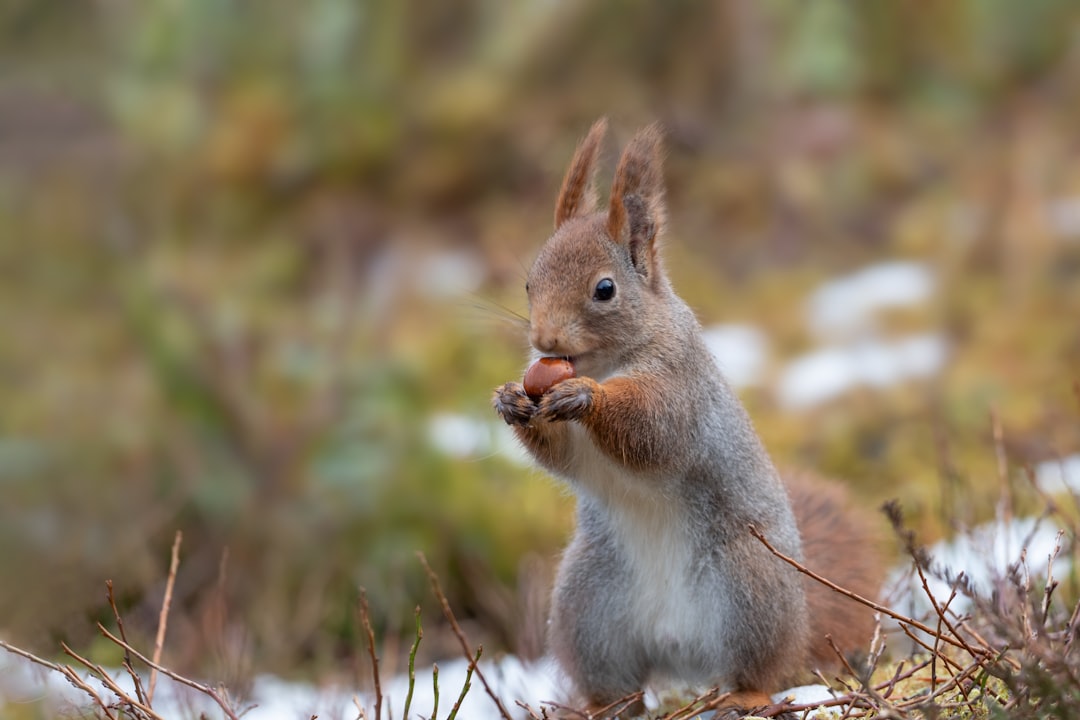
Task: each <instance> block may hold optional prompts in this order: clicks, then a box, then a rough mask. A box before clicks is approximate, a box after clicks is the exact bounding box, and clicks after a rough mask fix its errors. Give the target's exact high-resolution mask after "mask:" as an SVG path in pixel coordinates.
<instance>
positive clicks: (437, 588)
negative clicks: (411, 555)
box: [416, 552, 513, 720]
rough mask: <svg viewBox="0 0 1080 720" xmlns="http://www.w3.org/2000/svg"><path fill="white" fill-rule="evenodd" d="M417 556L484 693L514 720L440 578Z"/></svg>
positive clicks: (503, 714) (420, 555)
mask: <svg viewBox="0 0 1080 720" xmlns="http://www.w3.org/2000/svg"><path fill="white" fill-rule="evenodd" d="M416 555H417V557H418V558H419V559H420V564H421V565H423V566H424V572H425V573H427V576H428V580H429V581H430V582H431V589H432V590H433V591H434V592H435V597H436V598H437V599H438V600H439V604H440V605H441V606H442V610H443V615H444V616H445V617H446V620H447V622H449V623H450V628H451V629H452V630H453V631H454V635H455V636H456V637H457V639H458V642H459V643H460V644H461V650H462V652H463V653H464V655H465V659H466V660H468V661H469V667H470V668H471V669H472V670H473V672H475V673H476V677H478V678H480V683H481V684H482V685H483V686H484V691H485V692H487V694H488V697H490V698H491V700H492V702H494V703H495V707H497V708H498V709H499V714H500V715H502V717H503V718H504V719H505V720H513V717H512V716H511V715H510V713H509V712H508V711H507V709H506V708H505V707H504V706H503V704H502V700H500V699H499V696H498V695H496V694H495V691H494V690H493V689H492V687H491V684H490V683H489V682H488V681H487V678H486V677H485V676H484V673H482V672H481V671H480V666H479V665H478V664H477V662H476V659H475V658H474V657H473V654H472V650H471V649H470V647H469V640H468V638H466V637H465V633H464V631H462V629H461V626H460V625H458V621H457V618H456V617H454V611H453V610H451V609H450V601H449V600H447V599H446V595H445V594H444V593H443V590H442V585H441V584H440V583H439V576H438V575H436V574H435V571H434V570H432V569H431V566H430V565H428V561H427V558H426V557H425V556H424V553H422V552H418V553H417V554H416Z"/></svg>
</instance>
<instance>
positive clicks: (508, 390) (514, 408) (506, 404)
mask: <svg viewBox="0 0 1080 720" xmlns="http://www.w3.org/2000/svg"><path fill="white" fill-rule="evenodd" d="M491 405H492V406H493V407H494V408H495V411H496V412H497V413H499V417H501V418H502V419H503V421H504V422H506V424H507V425H528V424H529V421H530V420H532V417H533V415H534V414H535V413H536V403H534V402H533V401H532V399H531V398H530V397H529V396H528V394H526V392H525V388H524V387H523V386H522V385H521V383H516V382H508V383H506V384H505V385H503V386H501V387H497V388H495V394H494V395H493V396H492V398H491Z"/></svg>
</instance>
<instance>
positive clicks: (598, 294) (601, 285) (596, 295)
mask: <svg viewBox="0 0 1080 720" xmlns="http://www.w3.org/2000/svg"><path fill="white" fill-rule="evenodd" d="M592 296H593V300H600V301H601V302H606V301H608V300H610V299H611V298H613V297H615V281H614V280H612V279H611V278H604V279H603V280H601V281H600V282H598V283H596V289H595V290H593V295H592Z"/></svg>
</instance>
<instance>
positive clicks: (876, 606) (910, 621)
mask: <svg viewBox="0 0 1080 720" xmlns="http://www.w3.org/2000/svg"><path fill="white" fill-rule="evenodd" d="M749 529H750V534H751V535H753V536H754V537H755V538H757V539H758V540H759V541H760V542H761V543H762V544H763V545H764V546H765V547H766V548H767V549H768V550H769V552H771V553H772V554H773V555H775V556H776V557H778V558H780V559H781V560H783V561H784V562H786V563H787V564H788V565H791V566H792V567H793V568H795V569H796V570H798V571H799V572H801V573H802V574H804V575H806V576H808V577H810V578H813V579H814V580H816V581H817V582H819V583H821V584H822V585H824V586H826V587H828V588H830V589H832V590H834V591H835V592H838V593H840V594H841V595H843V596H845V597H847V598H850V599H852V600H854V601H855V602H857V603H860V604H862V605H865V606H866V607H868V608H870V609H872V610H876V611H877V612H879V613H881V614H882V615H888V616H889V617H891V618H893V619H894V620H898V621H900V622H901V623H905V624H907V625H910V626H911V627H914V628H917V629H919V630H921V631H923V632H924V633H926V634H927V635H929V636H931V637H936V636H938V635H939V634H938V633H937V632H936V631H935V630H934V629H933V628H931V627H929V626H928V625H926V624H924V623H921V622H919V621H918V620H916V619H915V618H913V617H908V616H907V615H903V614H901V613H898V612H896V611H895V610H892V609H891V608H888V607H886V606H884V605H882V604H880V603H877V602H874V601H873V600H870V599H869V598H864V597H863V596H862V595H859V594H858V593H854V592H852V591H850V590H848V589H847V588H843V587H840V586H839V585H837V584H836V583H834V582H833V581H831V580H829V579H828V578H825V577H823V576H821V575H818V574H817V573H816V572H814V571H813V570H811V569H810V568H808V567H806V566H805V565H803V564H802V563H801V562H799V561H798V560H796V559H795V558H793V557H790V556H788V555H785V554H784V553H782V552H780V551H779V550H777V549H776V548H775V547H773V546H772V544H771V543H770V542H769V541H768V540H767V539H766V538H765V536H764V535H762V534H761V531H760V530H758V529H757V528H756V527H755V526H754V525H753V524H750V525H749ZM940 637H941V639H942V641H943V642H946V643H948V644H950V645H953V646H955V647H958V648H961V649H964V650H966V649H968V648H967V647H965V644H964V643H963V642H961V641H960V640H957V639H956V638H953V637H950V636H948V635H941V636H940Z"/></svg>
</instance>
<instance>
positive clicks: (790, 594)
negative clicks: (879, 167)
mask: <svg viewBox="0 0 1080 720" xmlns="http://www.w3.org/2000/svg"><path fill="white" fill-rule="evenodd" d="M606 128H607V123H606V121H605V120H603V119H601V120H599V121H598V122H597V123H596V124H595V125H594V126H593V127H592V129H591V130H590V132H589V134H588V135H587V137H586V138H585V139H584V140H583V141H582V142H581V144H580V145H579V146H578V149H577V152H576V153H575V155H574V158H573V160H572V161H571V163H570V168H569V170H568V171H567V174H566V177H565V179H564V180H563V184H562V189H561V191H560V193H559V197H558V201H557V203H556V206H555V233H554V235H552V236H551V238H550V239H549V240H548V241H547V243H546V244H545V245H544V246H543V248H542V249H541V251H540V253H539V256H538V257H537V259H536V261H535V263H534V264H533V266H532V268H531V269H530V270H529V273H528V281H527V283H526V286H525V289H526V293H527V295H528V299H529V340H530V342H531V344H532V347H533V349H534V353H533V356H534V359H535V358H539V357H562V358H566V359H567V360H569V361H570V362H571V363H572V365H573V368H574V371H575V372H576V375H577V376H576V377H574V378H571V379H567V380H563V381H562V382H559V383H557V384H555V385H554V386H552V387H551V388H550V389H549V390H547V391H546V392H545V393H544V394H543V395H541V396H540V397H539V399H534V398H531V397H530V396H529V395H528V394H526V392H525V390H524V388H523V387H522V385H521V384H520V383H517V382H510V383H506V384H505V385H503V386H502V387H500V388H498V389H497V390H496V391H495V395H494V398H493V401H492V402H493V405H494V407H495V409H496V410H497V411H498V413H499V415H500V416H501V417H502V418H503V419H504V420H505V421H506V422H507V423H508V424H510V425H511V426H513V428H514V431H515V433H516V435H517V437H518V438H519V440H520V441H521V442H522V444H524V446H525V447H526V449H527V450H528V451H529V453H530V454H531V455H532V456H533V457H534V458H535V459H536V460H537V461H538V462H539V463H540V464H541V465H542V466H543V467H545V468H546V469H548V470H549V471H551V472H552V473H554V474H555V475H557V476H558V477H560V478H563V479H565V480H566V481H567V482H568V483H569V484H570V486H571V487H572V488H573V490H574V491H575V494H576V496H577V529H576V532H575V534H574V537H573V539H572V540H571V542H570V544H569V546H568V547H567V549H566V551H565V554H564V556H563V558H562V562H561V565H560V568H559V571H558V576H557V579H556V584H555V590H554V595H553V598H552V611H551V618H550V623H549V643H550V645H551V649H552V652H553V654H554V656H555V658H556V660H557V661H558V663H559V664H560V666H561V667H562V669H563V670H564V671H565V672H566V674H567V675H568V676H569V679H570V680H571V681H572V683H573V685H574V688H575V689H576V691H577V692H578V693H579V694H580V695H581V696H582V697H581V699H582V700H583V701H584V702H586V703H587V704H588V707H589V708H591V709H593V710H595V709H597V708H601V707H604V706H606V705H608V704H610V703H612V702H613V701H615V700H618V699H619V698H622V697H625V696H626V695H628V694H631V693H633V692H635V691H637V690H640V689H642V688H643V687H644V686H645V685H646V684H647V683H649V682H650V681H652V680H656V679H664V678H667V679H674V680H679V681H684V682H690V683H696V684H706V685H708V686H714V685H715V686H719V687H720V688H722V689H724V690H729V691H731V695H730V696H729V697H728V700H727V702H728V704H729V710H731V711H732V712H736V713H737V712H740V711H741V710H744V709H750V708H755V707H760V706H764V705H768V704H769V703H770V698H769V693H772V692H776V691H778V690H780V689H782V687H783V685H782V683H784V682H790V681H793V680H796V679H798V678H800V677H803V676H805V675H807V674H808V673H809V671H810V670H812V669H813V668H815V667H819V668H822V669H824V668H826V667H828V666H832V665H834V664H835V663H836V661H837V656H836V653H835V651H834V650H832V648H831V647H830V646H829V645H828V644H827V643H826V640H825V636H826V635H829V636H831V638H832V640H833V642H835V643H836V644H837V645H838V646H839V647H840V648H842V649H843V650H845V651H851V650H855V649H859V648H865V647H866V645H867V644H868V642H869V639H870V635H871V632H872V629H873V618H872V616H871V614H870V611H869V610H867V609H866V608H865V607H863V606H861V605H859V604H857V603H855V602H854V601H851V600H848V599H847V598H844V597H843V596H841V595H839V594H837V593H835V592H833V591H831V590H829V589H828V588H824V587H823V586H821V585H819V584H818V583H816V582H815V581H813V580H810V579H806V578H804V576H802V575H800V574H799V573H798V572H797V571H796V570H795V569H793V568H792V567H791V566H790V565H788V564H786V563H784V562H783V561H781V560H780V559H778V558H776V557H775V556H773V555H772V554H771V553H770V552H769V551H768V549H767V548H766V547H765V546H764V545H763V544H762V543H761V542H760V541H758V540H757V539H756V538H754V537H753V536H752V535H751V534H750V532H749V530H748V526H749V525H751V524H753V525H754V526H756V527H757V528H758V529H759V530H760V531H761V532H762V533H763V534H764V535H765V537H766V538H767V539H768V540H769V542H770V543H771V544H772V545H773V546H774V547H776V548H777V549H778V550H780V551H781V552H783V553H784V554H786V555H789V556H791V557H794V558H797V559H801V560H803V561H804V562H805V563H806V564H807V565H808V566H809V567H811V568H812V569H817V570H818V571H820V572H821V573H822V574H824V575H826V576H829V577H831V578H835V579H836V580H837V581H838V582H839V583H840V584H842V585H843V586H845V587H847V588H848V589H850V590H853V591H855V592H857V593H859V594H861V595H864V596H870V597H872V596H874V595H875V594H876V592H877V590H878V587H879V584H880V579H881V575H882V568H881V566H880V563H878V562H877V559H876V557H875V554H874V551H873V549H872V543H871V541H870V538H871V534H870V533H869V532H868V531H867V528H866V526H865V525H864V523H863V522H861V521H860V519H859V518H857V517H855V516H854V515H853V514H852V513H851V512H850V511H849V510H848V509H847V507H846V500H845V495H844V493H843V491H842V490H841V489H840V488H838V487H836V486H834V485H828V484H825V483H822V482H811V481H808V480H806V479H801V480H800V479H798V478H796V479H792V480H789V482H788V483H787V484H786V485H785V483H784V482H782V481H781V479H780V476H779V474H778V473H777V471H776V469H775V467H774V466H773V463H772V462H771V460H770V458H769V455H768V454H767V453H766V451H765V449H764V447H763V446H762V443H761V440H760V439H759V438H758V435H757V433H756V432H755V431H754V428H753V426H752V424H751V422H750V419H749V417H748V416H747V414H746V411H745V409H744V408H743V406H742V405H741V403H740V402H739V400H738V399H737V397H736V396H735V393H734V392H733V391H732V390H731V388H730V387H729V386H728V384H727V383H726V381H725V380H724V379H723V377H722V375H721V373H720V371H719V369H718V368H717V365H716V363H715V361H714V360H713V357H712V355H711V353H710V352H709V350H708V349H707V348H706V346H705V344H704V343H703V342H702V339H701V328H700V325H699V324H698V322H697V320H696V318H695V316H694V314H693V312H692V311H691V310H690V308H689V307H688V306H687V305H686V303H684V302H683V301H682V300H681V299H680V298H679V297H678V296H677V295H676V294H675V292H674V291H673V290H672V287H671V284H670V282H669V281H668V278H667V275H666V274H665V272H664V268H663V267H662V265H661V261H660V256H659V253H658V247H657V242H658V238H659V236H660V235H661V233H662V231H663V227H664V220H665V203H664V185H663V178H662V165H661V132H660V130H659V128H658V126H656V125H652V126H649V127H646V128H645V129H643V130H641V131H639V132H638V133H637V134H636V135H635V136H634V137H633V139H632V140H631V141H630V143H629V144H628V145H627V147H626V149H625V151H624V152H623V154H622V157H621V159H620V161H619V164H618V169H617V170H616V173H615V179H614V183H613V185H612V189H611V197H610V201H609V205H608V207H607V208H606V209H604V210H599V211H598V210H597V209H596V196H595V191H594V189H593V184H594V182H593V180H594V174H595V173H594V168H595V165H596V159H597V156H598V154H599V150H600V145H601V142H602V140H603V137H604V134H605V132H606ZM793 508H794V512H793ZM640 709H641V708H640V705H639V706H638V707H637V708H635V710H636V711H639V710H640Z"/></svg>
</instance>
